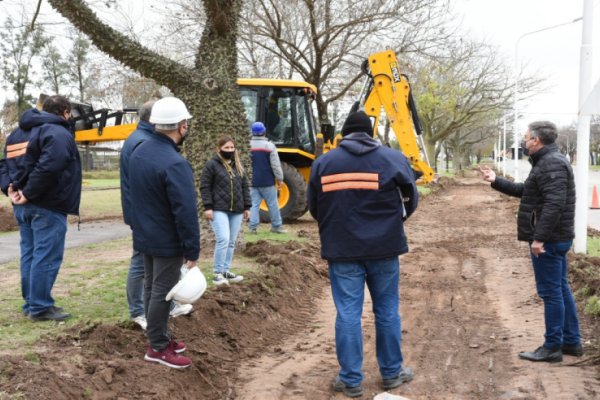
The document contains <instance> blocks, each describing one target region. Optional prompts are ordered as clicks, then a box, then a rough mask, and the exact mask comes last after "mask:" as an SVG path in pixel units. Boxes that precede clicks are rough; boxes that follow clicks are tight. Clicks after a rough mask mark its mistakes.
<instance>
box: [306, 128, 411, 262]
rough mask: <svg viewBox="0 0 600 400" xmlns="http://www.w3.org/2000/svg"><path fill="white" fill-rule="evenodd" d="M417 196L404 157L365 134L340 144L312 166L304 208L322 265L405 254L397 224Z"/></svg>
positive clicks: (403, 242)
mask: <svg viewBox="0 0 600 400" xmlns="http://www.w3.org/2000/svg"><path fill="white" fill-rule="evenodd" d="M418 198H419V196H418V192H417V186H416V184H415V178H414V173H413V171H412V169H411V167H410V164H409V162H408V160H407V159H406V157H405V156H404V155H403V154H402V153H400V152H398V151H396V150H393V149H390V148H388V147H384V146H381V145H380V144H379V143H378V142H377V141H376V140H375V139H373V138H372V137H371V136H369V135H368V134H367V133H363V132H357V133H352V134H349V135H347V136H346V137H344V138H343V139H342V141H341V142H340V145H339V147H338V148H336V149H334V150H331V151H330V152H328V153H326V154H324V155H322V156H321V157H319V158H318V159H317V160H316V161H315V162H314V163H313V166H312V170H311V175H310V181H309V188H308V203H309V210H310V213H311V215H312V216H313V217H314V218H315V219H316V220H317V221H318V223H319V234H320V236H321V256H322V257H323V258H324V259H326V260H328V261H333V262H336V261H338V262H339V261H357V260H365V259H383V258H388V257H394V256H398V255H400V254H403V253H406V252H408V244H407V241H406V236H405V234H404V224H403V221H404V220H406V218H408V217H410V215H411V214H412V213H413V212H414V211H415V209H416V208H417V204H418Z"/></svg>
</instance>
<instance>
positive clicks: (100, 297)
mask: <svg viewBox="0 0 600 400" xmlns="http://www.w3.org/2000/svg"><path fill="white" fill-rule="evenodd" d="M129 249H131V240H130V239H129V238H127V239H119V240H115V241H108V242H103V243H101V244H96V245H94V246H84V247H80V248H77V249H68V250H67V251H66V252H65V265H68V266H69V267H70V268H68V269H64V270H63V269H62V267H61V271H60V272H59V274H58V278H57V281H56V283H55V285H54V288H53V291H52V293H53V296H54V298H55V300H56V303H57V305H59V306H62V307H64V308H65V310H66V311H67V312H70V313H71V314H72V315H73V316H72V318H71V319H69V320H67V321H64V322H52V321H43V322H33V321H31V320H30V319H29V318H27V317H25V316H24V315H23V314H22V313H21V305H22V304H23V299H22V298H21V290H20V287H19V285H18V284H17V285H13V286H12V287H10V289H7V288H6V287H5V288H3V290H2V301H1V302H0V337H2V338H3V339H2V342H3V343H2V346H5V347H6V348H8V349H15V348H19V349H22V350H23V351H24V354H25V355H27V354H28V353H27V352H28V351H30V348H31V346H33V345H34V344H35V342H37V341H38V340H39V339H40V338H41V337H53V336H56V335H59V334H60V333H61V332H62V331H63V330H64V329H65V328H67V327H71V326H73V325H76V324H79V323H82V322H87V321H100V322H106V323H116V322H119V321H123V320H126V319H127V318H128V311H127V299H126V293H125V284H126V279H127V271H128V269H129V258H128V257H123V258H121V257H119V256H113V254H122V253H127V250H129ZM111 257H113V258H111ZM115 257H118V258H115ZM0 274H3V275H4V274H12V275H14V274H17V275H18V262H17V261H15V262H10V263H7V264H2V265H0Z"/></svg>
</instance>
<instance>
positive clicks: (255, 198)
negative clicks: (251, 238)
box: [250, 186, 282, 229]
mask: <svg viewBox="0 0 600 400" xmlns="http://www.w3.org/2000/svg"><path fill="white" fill-rule="evenodd" d="M250 196H251V197H252V207H251V208H250V229H256V227H257V226H258V224H259V223H260V215H259V213H260V203H261V202H262V201H263V199H264V200H265V203H267V207H268V208H269V218H270V219H271V226H272V227H273V228H279V227H280V226H281V223H282V222H281V213H280V212H279V202H278V200H277V189H276V188H275V186H261V187H251V188H250Z"/></svg>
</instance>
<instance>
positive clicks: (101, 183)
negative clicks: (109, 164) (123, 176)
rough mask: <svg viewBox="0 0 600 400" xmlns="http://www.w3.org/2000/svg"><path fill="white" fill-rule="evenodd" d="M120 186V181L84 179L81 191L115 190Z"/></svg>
mask: <svg viewBox="0 0 600 400" xmlns="http://www.w3.org/2000/svg"><path fill="white" fill-rule="evenodd" d="M120 185H121V181H120V179H84V180H83V184H82V186H83V190H85V189H97V188H106V187H110V188H115V187H119V186H120Z"/></svg>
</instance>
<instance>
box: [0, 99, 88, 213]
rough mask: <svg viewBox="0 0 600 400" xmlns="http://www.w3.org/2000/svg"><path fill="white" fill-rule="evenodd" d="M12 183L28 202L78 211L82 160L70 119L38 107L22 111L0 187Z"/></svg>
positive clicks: (0, 174)
mask: <svg viewBox="0 0 600 400" xmlns="http://www.w3.org/2000/svg"><path fill="white" fill-rule="evenodd" d="M10 183H12V184H13V187H14V188H15V189H21V190H22V191H23V194H24V195H25V197H27V199H28V201H29V202H30V203H32V204H35V205H37V206H40V207H43V208H47V209H49V210H52V211H57V212H62V213H65V214H79V203H80V200H81V161H80V157H79V151H78V150H77V146H76V144H75V139H74V137H73V134H72V133H71V130H70V125H69V122H68V121H66V120H64V119H63V118H61V117H59V116H58V115H54V114H50V113H47V112H45V111H39V110H37V109H35V108H32V109H29V110H27V111H25V112H24V113H23V115H22V116H21V119H20V120H19V127H18V128H17V129H15V130H14V131H13V132H12V133H11V134H10V135H9V136H8V138H7V139H6V146H5V149H4V166H3V167H0V187H1V189H2V192H4V193H5V194H7V192H8V186H9V184H10Z"/></svg>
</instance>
